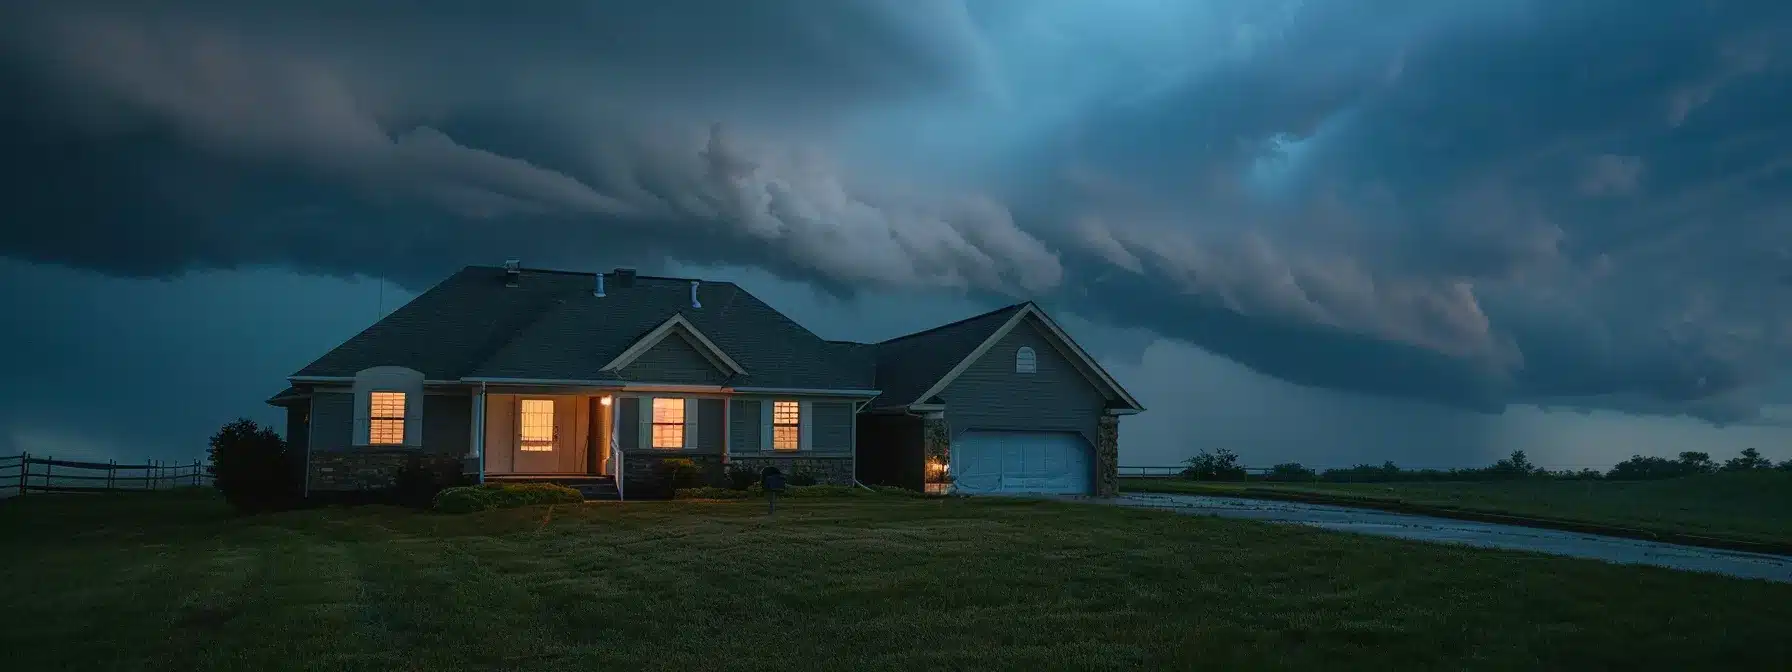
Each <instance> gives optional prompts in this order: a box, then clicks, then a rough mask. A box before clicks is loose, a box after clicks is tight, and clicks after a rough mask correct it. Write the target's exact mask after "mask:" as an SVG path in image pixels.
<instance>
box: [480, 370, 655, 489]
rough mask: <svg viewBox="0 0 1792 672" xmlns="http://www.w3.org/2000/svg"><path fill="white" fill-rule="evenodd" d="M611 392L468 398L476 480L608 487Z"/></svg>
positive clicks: (612, 458)
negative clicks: (470, 408)
mask: <svg viewBox="0 0 1792 672" xmlns="http://www.w3.org/2000/svg"><path fill="white" fill-rule="evenodd" d="M615 392H616V391H615V390H611V389H582V390H573V391H568V390H552V389H541V390H528V389H502V390H500V389H488V390H480V391H478V392H476V393H475V394H474V400H473V409H474V412H473V416H474V418H475V420H476V422H477V424H478V426H476V427H475V428H474V436H475V440H476V447H475V451H476V454H477V459H476V460H474V464H475V465H476V466H477V467H479V472H478V473H477V474H474V475H477V476H481V477H483V479H484V480H542V481H551V482H560V483H566V484H569V485H572V484H577V483H579V482H605V481H608V482H613V481H614V477H615V475H616V470H617V469H618V467H619V466H620V465H617V464H615V462H616V461H617V455H616V451H615V450H614V446H615V431H614V428H615V423H616V404H615V400H616V394H615Z"/></svg>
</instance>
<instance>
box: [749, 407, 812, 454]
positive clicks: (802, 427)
mask: <svg viewBox="0 0 1792 672" xmlns="http://www.w3.org/2000/svg"><path fill="white" fill-rule="evenodd" d="M780 401H784V402H791V401H794V402H796V403H797V411H796V412H797V429H796V440H797V445H796V449H795V450H792V449H789V448H786V449H783V450H779V449H777V448H775V447H774V439H775V438H776V436H777V433H776V432H774V431H772V429H773V427H775V426H776V424H775V423H774V422H773V420H774V419H775V417H776V416H775V415H774V414H773V412H772V409H773V407H774V406H776V405H777V402H780ZM814 418H815V402H813V401H810V400H808V399H761V400H759V452H762V453H776V454H781V455H788V454H791V453H805V452H809V451H810V450H812V449H813V448H814V445H813V444H812V443H811V442H810V438H811V437H813V436H815V422H814Z"/></svg>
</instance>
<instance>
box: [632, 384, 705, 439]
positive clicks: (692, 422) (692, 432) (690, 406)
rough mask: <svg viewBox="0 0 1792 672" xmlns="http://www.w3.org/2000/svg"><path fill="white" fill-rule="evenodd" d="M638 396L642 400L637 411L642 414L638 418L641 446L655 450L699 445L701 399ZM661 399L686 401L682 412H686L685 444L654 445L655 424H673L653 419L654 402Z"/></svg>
mask: <svg viewBox="0 0 1792 672" xmlns="http://www.w3.org/2000/svg"><path fill="white" fill-rule="evenodd" d="M637 398H638V399H640V400H641V403H640V408H639V410H637V411H636V413H637V414H638V415H639V416H640V417H639V418H637V421H638V424H639V427H640V430H639V432H640V437H639V438H638V440H637V443H638V444H639V445H640V447H642V448H650V449H653V450H691V449H694V448H696V447H697V427H698V425H697V418H698V416H699V407H698V404H699V399H698V398H697V397H683V396H663V395H662V396H652V397H647V396H644V397H637ZM660 399H665V400H668V401H672V400H679V401H683V402H684V408H683V410H682V412H683V414H684V442H683V445H679V446H663V447H662V446H656V445H654V443H653V427H654V425H656V424H672V423H655V422H654V421H653V405H654V402H656V401H658V400H660Z"/></svg>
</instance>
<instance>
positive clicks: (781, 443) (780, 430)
mask: <svg viewBox="0 0 1792 672" xmlns="http://www.w3.org/2000/svg"><path fill="white" fill-rule="evenodd" d="M802 419H803V405H802V404H800V403H798V402H794V401H774V402H772V450H796V449H798V448H799V447H801V446H802Z"/></svg>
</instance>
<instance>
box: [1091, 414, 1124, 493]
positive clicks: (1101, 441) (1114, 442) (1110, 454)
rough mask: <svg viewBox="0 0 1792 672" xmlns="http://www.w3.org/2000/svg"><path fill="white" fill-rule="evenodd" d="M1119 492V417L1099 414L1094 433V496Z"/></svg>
mask: <svg viewBox="0 0 1792 672" xmlns="http://www.w3.org/2000/svg"><path fill="white" fill-rule="evenodd" d="M1118 494H1120V418H1119V417H1118V416H1113V415H1104V416H1101V424H1100V425H1099V426H1098V427H1097V431H1096V435H1095V496H1096V497H1113V496H1115V495H1118Z"/></svg>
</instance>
